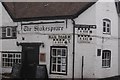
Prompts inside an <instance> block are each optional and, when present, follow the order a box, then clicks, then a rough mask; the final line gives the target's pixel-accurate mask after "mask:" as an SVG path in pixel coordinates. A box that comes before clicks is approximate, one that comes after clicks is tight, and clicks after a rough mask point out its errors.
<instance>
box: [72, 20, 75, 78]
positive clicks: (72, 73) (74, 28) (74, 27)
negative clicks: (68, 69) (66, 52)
mask: <svg viewBox="0 0 120 80" xmlns="http://www.w3.org/2000/svg"><path fill="white" fill-rule="evenodd" d="M71 20H72V21H73V53H72V54H73V66H72V80H74V65H75V21H74V20H73V19H71Z"/></svg>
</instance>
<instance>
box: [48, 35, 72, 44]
mask: <svg viewBox="0 0 120 80" xmlns="http://www.w3.org/2000/svg"><path fill="white" fill-rule="evenodd" d="M48 38H49V39H52V41H53V44H68V43H70V40H71V35H68V34H63V35H62V34H61V35H49V36H48Z"/></svg>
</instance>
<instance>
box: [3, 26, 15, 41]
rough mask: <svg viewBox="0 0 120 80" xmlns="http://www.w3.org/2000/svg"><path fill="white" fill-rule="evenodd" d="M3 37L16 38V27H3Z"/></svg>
mask: <svg viewBox="0 0 120 80" xmlns="http://www.w3.org/2000/svg"><path fill="white" fill-rule="evenodd" d="M2 39H16V27H13V26H7V27H2Z"/></svg>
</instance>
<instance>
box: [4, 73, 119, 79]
mask: <svg viewBox="0 0 120 80" xmlns="http://www.w3.org/2000/svg"><path fill="white" fill-rule="evenodd" d="M10 77H11V74H7V73H6V74H2V80H11V79H10ZM15 80H16V79H15ZM22 80H23V79H22ZM25 80H27V79H25ZM29 80H35V79H29ZM38 80H41V79H38ZM42 80H43V79H42ZM49 80H57V79H49ZM58 80H61V79H58ZM65 80H72V79H65ZM74 80H82V79H74ZM83 80H120V76H115V77H110V78H104V79H83Z"/></svg>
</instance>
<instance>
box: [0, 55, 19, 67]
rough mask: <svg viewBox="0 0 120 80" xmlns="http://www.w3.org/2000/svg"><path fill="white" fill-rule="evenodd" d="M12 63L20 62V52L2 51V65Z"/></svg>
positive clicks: (5, 65) (8, 65)
mask: <svg viewBox="0 0 120 80" xmlns="http://www.w3.org/2000/svg"><path fill="white" fill-rule="evenodd" d="M14 63H21V53H2V66H3V67H12V66H13V64H14Z"/></svg>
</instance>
